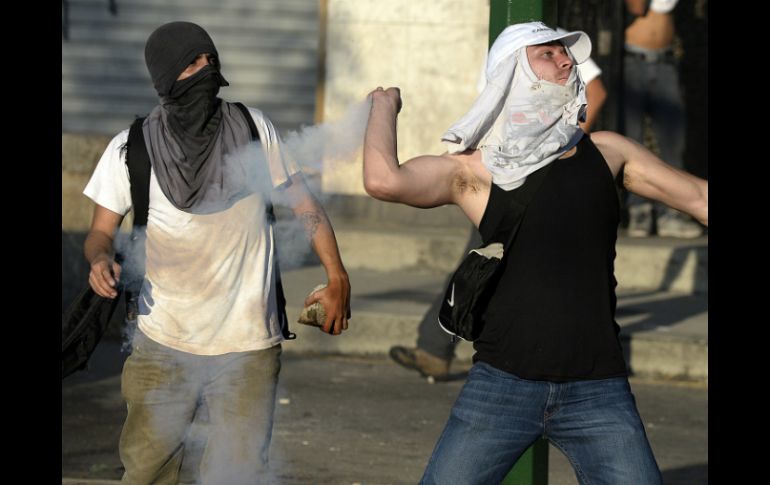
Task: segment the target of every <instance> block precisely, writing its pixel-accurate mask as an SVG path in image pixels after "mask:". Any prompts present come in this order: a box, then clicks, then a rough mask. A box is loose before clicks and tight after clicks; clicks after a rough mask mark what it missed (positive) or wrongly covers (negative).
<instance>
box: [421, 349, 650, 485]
mask: <svg viewBox="0 0 770 485" xmlns="http://www.w3.org/2000/svg"><path fill="white" fill-rule="evenodd" d="M540 437H545V438H546V439H548V441H550V442H551V443H552V444H553V445H554V446H556V447H557V448H558V449H559V450H561V451H562V452H563V453H564V454H565V455H566V456H567V458H568V459H569V461H570V463H571V464H572V467H573V468H574V470H575V474H576V475H577V479H578V481H579V482H580V483H581V484H583V485H586V484H591V485H597V484H606V485H617V484H621V483H629V484H631V483H632V484H634V485H658V484H661V483H662V479H661V475H660V470H659V469H658V465H657V463H656V462H655V458H654V457H653V454H652V450H651V448H650V445H649V443H648V441H647V435H646V433H645V431H644V426H643V425H642V421H641V419H640V417H639V413H638V411H637V409H636V404H635V401H634V397H633V395H632V394H631V389H630V386H629V384H628V380H627V379H626V378H625V377H617V378H611V379H601V380H586V381H576V382H566V383H554V382H547V381H532V380H526V379H520V378H518V377H516V376H515V375H513V374H509V373H507V372H503V371H501V370H498V369H496V368H494V367H492V366H490V365H488V364H486V363H484V362H477V363H476V364H475V365H474V366H473V368H471V371H470V373H469V374H468V380H467V381H466V383H465V385H464V386H463V388H462V390H461V391H460V395H459V396H458V398H457V401H456V402H455V404H454V406H453V408H452V411H451V414H450V416H449V421H448V422H447V424H446V426H445V427H444V431H443V433H442V434H441V437H440V438H439V440H438V442H437V443H436V447H435V449H434V450H433V455H432V456H431V457H430V460H429V461H428V466H427V469H426V470H425V474H424V475H423V477H422V480H421V481H420V483H421V484H441V485H444V484H447V483H451V484H455V485H470V484H479V485H482V484H483V485H488V484H493V483H500V482H501V481H502V479H503V478H505V476H506V474H507V473H508V472H509V471H510V470H511V468H512V467H513V465H514V464H515V463H516V461H517V460H518V459H519V457H520V456H521V455H522V454H523V453H524V451H526V450H527V448H529V446H530V445H532V444H533V443H534V442H535V441H536V440H537V439H538V438H540Z"/></svg>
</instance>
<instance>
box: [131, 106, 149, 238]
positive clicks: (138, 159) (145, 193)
mask: <svg viewBox="0 0 770 485" xmlns="http://www.w3.org/2000/svg"><path fill="white" fill-rule="evenodd" d="M144 120H145V118H137V119H135V120H134V122H133V123H132V124H131V128H130V129H129V130H128V143H127V144H126V150H127V152H126V165H128V179H129V181H130V182H131V202H132V204H133V205H134V229H136V228H137V226H146V225H147V213H148V212H149V210H150V155H149V154H148V153H147V145H145V143H144V133H143V132H142V124H144Z"/></svg>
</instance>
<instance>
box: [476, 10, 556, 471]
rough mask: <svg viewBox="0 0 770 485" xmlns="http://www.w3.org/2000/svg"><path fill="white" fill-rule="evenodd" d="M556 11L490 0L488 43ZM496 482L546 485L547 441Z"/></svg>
mask: <svg viewBox="0 0 770 485" xmlns="http://www.w3.org/2000/svg"><path fill="white" fill-rule="evenodd" d="M556 13H557V12H556V0H490V2H489V46H490V47H492V43H493V42H494V41H495V39H496V38H497V36H498V35H500V32H502V31H503V29H505V28H506V27H508V26H509V25H511V24H516V23H519V22H530V21H533V20H541V21H543V22H545V23H546V24H547V25H549V26H551V27H555V26H556ZM500 485H548V442H547V441H546V440H544V439H539V440H537V441H536V442H535V444H534V445H532V446H531V447H530V448H529V449H528V450H527V451H525V452H524V454H523V455H521V457H520V458H519V461H517V462H516V464H515V465H514V466H513V468H512V469H511V471H510V472H508V475H506V476H505V478H504V479H503V481H502V483H501V484H500Z"/></svg>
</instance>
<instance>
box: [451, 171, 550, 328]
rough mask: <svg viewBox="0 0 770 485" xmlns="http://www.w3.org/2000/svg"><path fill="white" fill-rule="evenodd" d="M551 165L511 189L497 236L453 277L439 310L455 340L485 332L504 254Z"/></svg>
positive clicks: (468, 258) (471, 253) (473, 253)
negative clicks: (487, 316)
mask: <svg viewBox="0 0 770 485" xmlns="http://www.w3.org/2000/svg"><path fill="white" fill-rule="evenodd" d="M552 163H553V162H552ZM550 166H551V164H550V163H549V164H548V165H546V166H545V167H543V168H541V169H540V170H537V171H535V172H533V173H531V174H529V176H527V180H526V181H525V182H524V185H522V186H521V187H519V188H517V189H514V190H513V192H511V204H510V207H509V210H508V211H506V213H505V215H504V217H503V219H502V220H501V221H500V223H499V224H498V227H497V228H496V229H495V233H494V235H493V236H492V237H491V238H490V239H489V240H488V241H485V242H486V245H485V246H482V247H480V248H476V249H472V250H471V251H469V252H468V255H467V256H465V258H464V259H463V260H462V261H461V262H460V265H459V266H458V267H457V270H455V273H454V275H452V279H451V280H449V284H448V285H447V289H446V292H445V293H444V301H443V302H442V303H441V309H440V310H439V313H438V324H439V325H440V326H441V328H442V329H444V331H445V332H447V333H448V334H450V335H452V340H456V339H457V338H461V339H463V340H467V341H469V342H472V341H474V340H476V339H477V338H479V335H481V330H482V329H483V328H484V313H485V312H486V309H487V304H488V303H489V299H490V298H491V297H492V295H493V294H494V291H495V288H496V287H497V281H498V279H499V278H500V275H501V273H502V271H500V268H501V266H502V264H501V263H502V261H503V257H505V253H506V252H507V251H509V250H510V248H511V245H512V244H513V240H514V238H515V237H516V234H517V233H518V230H519V226H520V225H521V221H522V220H523V218H524V213H525V211H526V209H527V206H528V205H529V203H530V201H532V197H533V196H534V195H535V192H536V191H537V189H538V188H539V187H540V183H541V182H542V181H543V179H544V178H545V176H546V174H547V173H548V169H549V168H550Z"/></svg>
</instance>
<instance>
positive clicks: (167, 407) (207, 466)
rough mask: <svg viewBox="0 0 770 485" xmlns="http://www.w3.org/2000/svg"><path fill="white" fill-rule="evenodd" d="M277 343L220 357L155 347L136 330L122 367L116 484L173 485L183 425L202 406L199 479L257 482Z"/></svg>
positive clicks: (224, 484)
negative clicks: (119, 480)
mask: <svg viewBox="0 0 770 485" xmlns="http://www.w3.org/2000/svg"><path fill="white" fill-rule="evenodd" d="M280 355H281V346H280V345H277V346H275V347H272V348H269V349H265V350H255V351H250V352H233V353H228V354H223V355H193V354H189V353H186V352H180V351H177V350H174V349H171V348H169V347H166V346H164V345H161V344H159V343H157V342H155V341H153V340H152V339H150V338H149V337H147V336H146V335H144V334H143V333H142V332H141V331H140V330H137V331H136V333H135V335H134V341H133V352H132V353H131V355H130V356H129V358H128V359H127V360H126V363H125V364H124V366H123V375H122V379H121V391H122V393H123V397H124V398H125V400H126V404H127V408H128V415H127V416H126V422H125V424H124V425H123V431H122V433H121V435H120V459H121V461H122V462H123V466H124V467H125V470H126V471H125V473H124V475H123V479H122V483H127V484H148V483H154V484H176V483H178V482H179V479H180V478H179V473H180V470H181V468H182V464H183V461H184V460H185V459H189V458H190V457H189V456H188V455H187V454H186V453H185V446H184V445H185V442H186V441H187V435H188V430H189V428H190V425H191V424H192V422H193V418H194V416H195V415H196V412H197V411H198V410H199V408H200V407H201V406H202V405H205V407H206V409H207V411H208V423H207V425H206V430H205V437H204V438H203V441H204V443H203V452H202V456H193V459H194V461H196V463H194V464H193V466H194V468H196V469H197V470H195V472H197V475H198V477H199V478H198V479H199V480H200V483H204V484H206V485H209V484H212V485H220V484H221V485H236V484H238V485H240V484H244V485H246V484H248V485H252V484H254V483H265V477H266V476H268V475H267V474H268V469H267V468H268V467H267V462H268V453H269V447H270V438H271V434H272V427H273V411H274V408H275V391H276V387H277V384H278V372H279V370H280V368H281V363H280Z"/></svg>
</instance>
